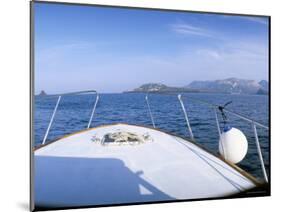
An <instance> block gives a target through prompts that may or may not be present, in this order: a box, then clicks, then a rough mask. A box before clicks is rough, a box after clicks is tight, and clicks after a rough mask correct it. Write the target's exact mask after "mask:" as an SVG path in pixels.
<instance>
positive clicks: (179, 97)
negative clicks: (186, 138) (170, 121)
mask: <svg viewBox="0 0 281 212" xmlns="http://www.w3.org/2000/svg"><path fill="white" fill-rule="evenodd" d="M178 99H179V101H180V104H181V107H182V110H183V113H184V117H185V121H186V125H187V128H188V131H189V134H190V137H191V139H192V140H194V136H193V133H192V129H191V126H190V124H189V120H188V116H187V113H186V110H185V107H184V104H183V102H182V99H181V94H179V95H178Z"/></svg>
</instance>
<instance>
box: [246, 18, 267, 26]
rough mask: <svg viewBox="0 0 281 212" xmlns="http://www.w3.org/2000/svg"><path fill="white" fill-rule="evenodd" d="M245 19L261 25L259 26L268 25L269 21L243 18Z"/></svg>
mask: <svg viewBox="0 0 281 212" xmlns="http://www.w3.org/2000/svg"><path fill="white" fill-rule="evenodd" d="M243 19H245V20H248V21H252V22H255V23H259V24H264V25H267V24H268V21H267V19H266V18H260V17H247V16H245V17H243Z"/></svg>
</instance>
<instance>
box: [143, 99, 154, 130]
mask: <svg viewBox="0 0 281 212" xmlns="http://www.w3.org/2000/svg"><path fill="white" fill-rule="evenodd" d="M145 100H146V104H147V107H148V111H149V115H150V118H151V122H152V125H153V128H155V123H154V119H153V116H152V113H151V109H150V105H149V102H148V96H147V95H146V96H145Z"/></svg>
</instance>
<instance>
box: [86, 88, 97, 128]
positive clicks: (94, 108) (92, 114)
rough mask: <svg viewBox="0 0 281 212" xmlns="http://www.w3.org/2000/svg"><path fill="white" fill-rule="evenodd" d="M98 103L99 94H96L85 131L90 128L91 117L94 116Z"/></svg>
mask: <svg viewBox="0 0 281 212" xmlns="http://www.w3.org/2000/svg"><path fill="white" fill-rule="evenodd" d="M98 101H99V94H98V93H97V97H96V101H95V104H94V107H93V110H92V113H91V117H90V120H89V122H88V126H87V129H89V128H90V126H91V123H92V119H93V117H94V114H95V110H96V107H97V104H98Z"/></svg>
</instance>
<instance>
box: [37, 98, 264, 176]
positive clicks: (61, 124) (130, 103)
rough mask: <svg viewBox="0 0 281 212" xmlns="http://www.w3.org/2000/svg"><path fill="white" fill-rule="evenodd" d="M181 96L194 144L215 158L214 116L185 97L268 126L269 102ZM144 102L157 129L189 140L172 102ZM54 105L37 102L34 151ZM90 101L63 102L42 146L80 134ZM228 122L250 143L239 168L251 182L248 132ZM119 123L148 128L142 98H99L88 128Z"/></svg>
mask: <svg viewBox="0 0 281 212" xmlns="http://www.w3.org/2000/svg"><path fill="white" fill-rule="evenodd" d="M185 96H186V98H184V99H183V100H184V104H185V106H186V109H187V112H188V116H189V119H190V124H191V127H192V130H193V134H194V137H195V139H196V142H198V143H199V144H201V145H202V146H204V147H206V148H207V149H209V150H211V151H212V152H214V153H217V152H218V139H219V135H218V132H217V127H216V122H215V116H214V111H213V109H210V108H209V107H206V105H201V104H198V103H197V102H194V101H189V100H188V97H193V98H197V99H201V100H205V101H208V102H211V103H215V104H224V103H226V102H227V101H230V100H232V101H233V103H232V104H230V105H229V106H228V108H229V109H231V110H233V111H236V112H239V113H241V114H244V115H246V116H248V117H251V118H253V119H254V120H256V121H259V122H261V123H263V124H265V125H267V126H268V116H269V114H268V111H269V109H268V96H263V95H226V94H186V95H185ZM149 99H150V106H151V110H152V113H153V117H154V121H155V125H156V127H157V128H159V129H162V130H165V131H168V132H171V133H174V134H177V135H180V136H183V137H186V138H189V134H188V131H187V128H186V122H185V120H184V116H183V112H182V110H181V107H180V103H179V101H178V99H177V96H173V95H170V96H169V95H157V94H151V95H150V97H149ZM56 100H57V99H56V98H55V97H36V99H35V144H34V145H35V146H38V145H40V143H41V142H42V140H43V137H44V134H45V131H46V129H47V125H48V123H49V121H50V118H51V115H52V111H53V109H54V106H55V104H56ZM94 101H95V96H94V95H79V96H65V97H63V98H62V99H61V102H60V106H59V108H58V110H57V114H56V117H55V120H54V123H53V125H52V128H51V130H50V133H49V136H48V140H47V142H48V141H51V140H53V139H55V138H59V137H61V136H63V135H66V134H69V133H71V132H75V131H77V130H82V129H85V128H86V127H87V124H88V121H89V118H90V114H91V110H92V107H93V103H94ZM219 118H220V120H221V115H219ZM228 118H229V123H230V124H231V125H232V126H233V127H237V128H239V129H241V130H242V131H243V132H244V133H245V134H246V136H247V139H248V142H249V150H248V154H247V156H246V158H245V159H244V160H243V161H242V162H241V163H240V164H238V165H239V166H240V167H242V168H243V169H245V170H247V171H249V172H250V173H251V174H253V175H254V176H256V177H262V171H261V167H260V163H259V159H258V155H257V150H256V146H255V140H254V133H253V130H252V126H251V125H250V124H249V123H247V122H244V121H242V120H240V119H238V118H236V117H233V116H231V115H229V116H228ZM118 122H124V123H129V124H138V125H145V126H152V124H151V119H150V116H149V113H148V110H147V105H146V102H145V95H144V94H100V99H99V102H98V105H97V108H96V113H95V116H94V119H93V122H92V125H91V126H92V127H94V126H99V125H103V124H110V123H118ZM257 129H258V134H259V139H260V144H261V149H262V152H263V156H264V160H265V164H266V168H267V171H268V167H269V166H268V165H269V164H268V158H269V144H268V142H269V136H268V131H266V130H264V129H262V128H259V127H258V128H257Z"/></svg>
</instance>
